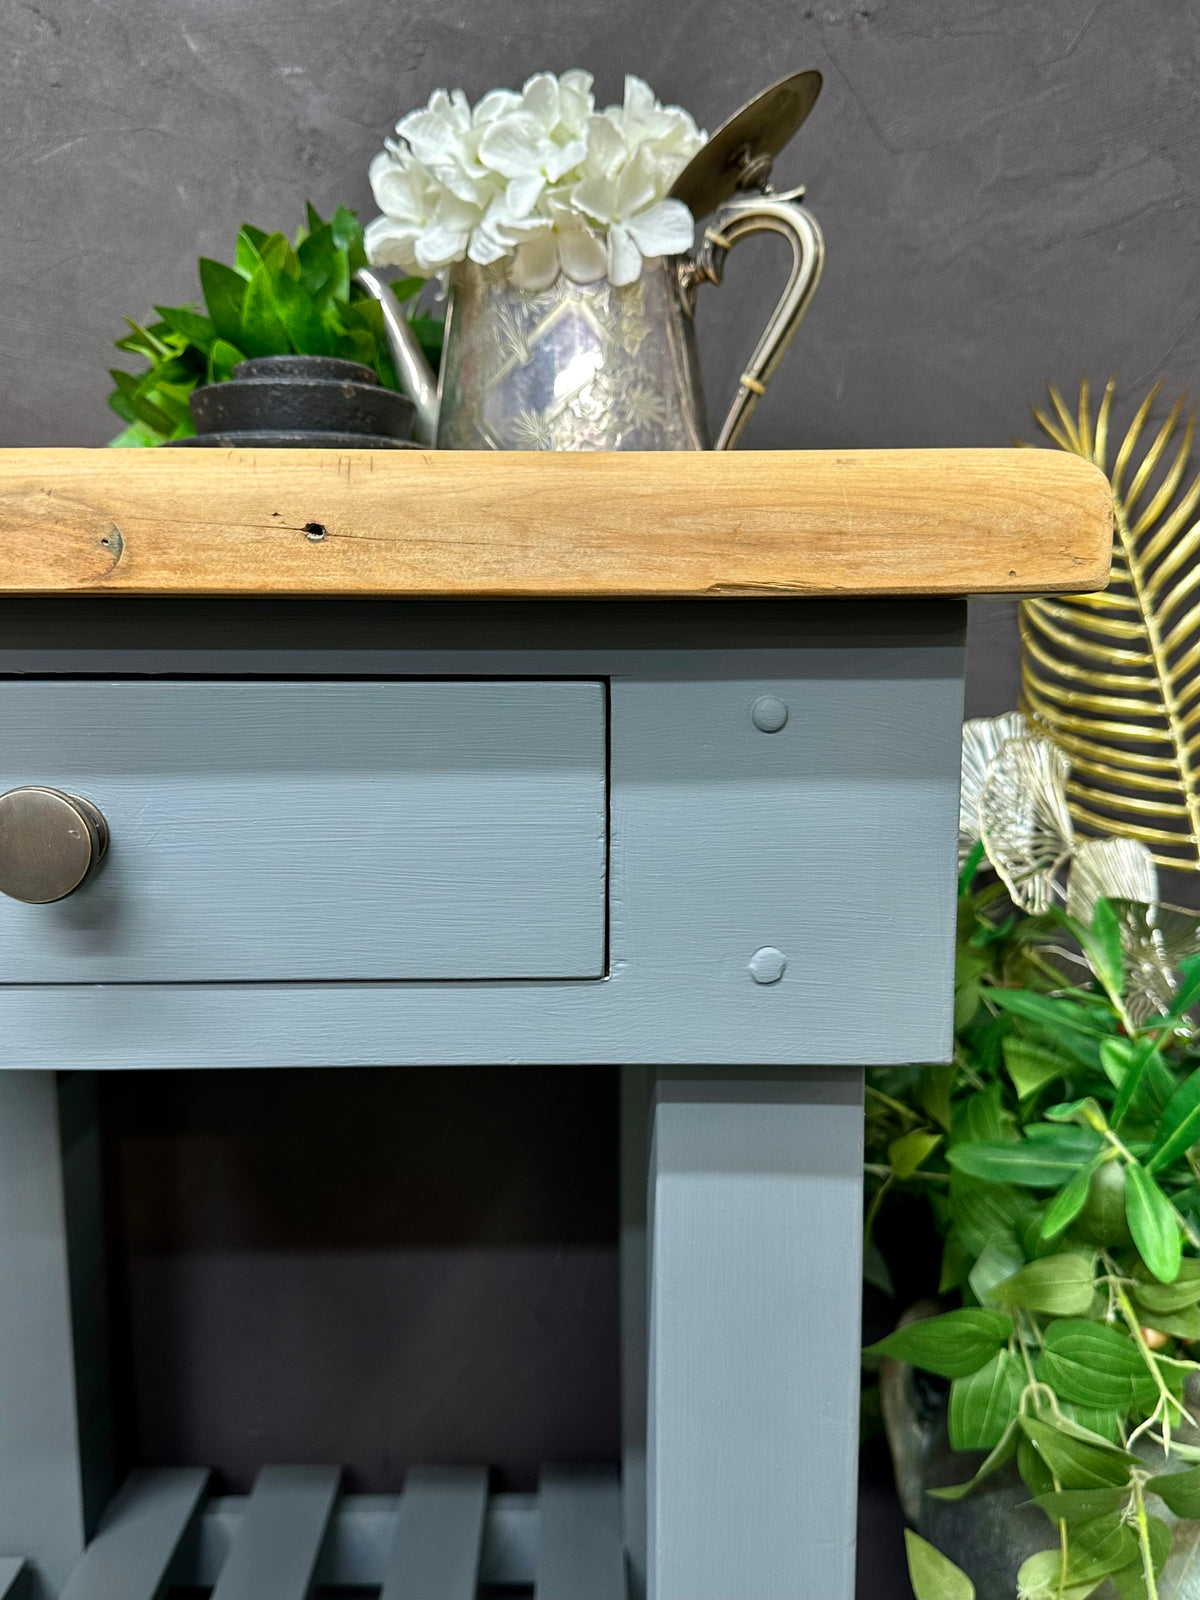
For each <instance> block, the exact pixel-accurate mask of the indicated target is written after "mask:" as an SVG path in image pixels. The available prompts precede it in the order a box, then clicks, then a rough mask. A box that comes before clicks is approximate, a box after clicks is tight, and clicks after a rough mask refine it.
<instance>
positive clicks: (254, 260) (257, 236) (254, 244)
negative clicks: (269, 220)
mask: <svg viewBox="0 0 1200 1600" xmlns="http://www.w3.org/2000/svg"><path fill="white" fill-rule="evenodd" d="M269 237H270V235H269V234H267V233H264V232H263V230H262V229H261V228H255V227H254V226H252V224H250V223H249V222H243V223H242V225H241V227H240V228H239V229H238V236H237V247H236V254H235V256H234V264H235V266H236V267H237V270H238V272H239V273H240V274H241V276H242V277H243V278H245V279H246V280H247V282H249V280H250V279H251V278H252V277H253V276H254V274H255V272H256V271H257V270H258V268H259V267H261V266H262V247H263V245H265V244H266V242H267V240H268V238H269Z"/></svg>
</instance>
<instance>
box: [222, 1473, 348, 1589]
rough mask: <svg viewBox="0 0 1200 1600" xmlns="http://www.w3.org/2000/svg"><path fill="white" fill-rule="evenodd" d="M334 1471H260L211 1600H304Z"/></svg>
mask: <svg viewBox="0 0 1200 1600" xmlns="http://www.w3.org/2000/svg"><path fill="white" fill-rule="evenodd" d="M340 1478H341V1468H340V1467H263V1469H262V1471H261V1472H260V1473H259V1474H258V1476H257V1477H256V1478H255V1480H254V1488H253V1489H252V1490H251V1493H250V1496H249V1499H248V1500H247V1502H246V1509H245V1511H244V1512H243V1513H242V1520H241V1523H240V1525H239V1527H238V1531H237V1537H236V1539H235V1540H234V1544H233V1549H232V1550H231V1551H230V1553H229V1558H228V1560H227V1561H226V1562H225V1565H224V1566H223V1567H222V1568H221V1576H220V1578H219V1579H218V1581H217V1586H216V1588H215V1589H214V1590H213V1593H212V1600H307V1597H308V1595H309V1594H310V1593H311V1591H312V1584H313V1575H314V1573H315V1571H316V1566H317V1560H318V1558H319V1556H320V1554H321V1545H322V1544H323V1542H324V1539H325V1535H326V1532H327V1531H328V1528H329V1519H330V1517H331V1515H332V1513H333V1506H334V1501H335V1500H336V1499H337V1491H338V1482H339V1480H340Z"/></svg>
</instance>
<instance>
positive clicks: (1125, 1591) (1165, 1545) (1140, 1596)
mask: <svg viewBox="0 0 1200 1600" xmlns="http://www.w3.org/2000/svg"><path fill="white" fill-rule="evenodd" d="M1146 1532H1147V1534H1148V1536H1149V1539H1148V1542H1149V1545H1150V1561H1151V1564H1152V1565H1153V1567H1154V1572H1155V1576H1156V1577H1157V1576H1160V1575H1161V1573H1162V1569H1163V1568H1164V1567H1165V1566H1166V1564H1167V1562H1168V1560H1169V1559H1170V1555H1171V1543H1172V1540H1171V1530H1170V1528H1168V1527H1167V1525H1166V1523H1165V1522H1164V1521H1163V1520H1162V1518H1161V1517H1154V1516H1149V1517H1147V1518H1146ZM1112 1582H1113V1586H1114V1587H1115V1589H1116V1591H1117V1594H1118V1595H1119V1596H1120V1600H1150V1586H1149V1585H1148V1584H1147V1582H1146V1573H1145V1568H1144V1566H1143V1563H1142V1552H1141V1550H1140V1548H1139V1550H1138V1553H1137V1558H1136V1560H1134V1561H1131V1562H1130V1564H1129V1565H1128V1566H1127V1567H1121V1568H1120V1569H1119V1570H1118V1571H1116V1572H1114V1573H1113V1575H1112ZM1158 1600H1183V1595H1182V1591H1181V1590H1179V1589H1176V1591H1175V1594H1174V1595H1172V1596H1170V1597H1167V1596H1164V1595H1163V1594H1162V1591H1161V1590H1160V1591H1159V1596H1158Z"/></svg>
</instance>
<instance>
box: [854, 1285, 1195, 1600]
mask: <svg viewBox="0 0 1200 1600" xmlns="http://www.w3.org/2000/svg"><path fill="white" fill-rule="evenodd" d="M941 1309H942V1308H941V1307H940V1306H934V1305H932V1304H930V1303H926V1302H922V1303H921V1304H920V1305H917V1306H914V1307H913V1308H912V1310H911V1311H910V1312H908V1313H907V1314H906V1315H905V1317H903V1318H902V1319H901V1320H902V1322H910V1321H916V1320H920V1318H922V1317H925V1316H930V1315H933V1314H935V1313H936V1312H938V1311H940V1310H941ZM1195 1379H1196V1374H1194V1373H1193V1374H1191V1377H1190V1379H1189V1385H1188V1388H1187V1390H1186V1391H1185V1398H1186V1401H1187V1403H1188V1405H1189V1406H1190V1408H1191V1409H1192V1410H1193V1411H1194V1410H1195V1408H1196V1404H1197V1401H1198V1400H1200V1386H1198V1385H1197V1384H1196V1382H1195ZM879 1391H880V1403H881V1407H882V1410H883V1424H884V1430H885V1432H886V1434H887V1441H888V1448H889V1450H890V1451H891V1456H892V1469H893V1471H894V1473H895V1477H896V1490H897V1493H898V1494H899V1496H900V1504H901V1506H902V1507H903V1510H904V1515H905V1517H906V1518H907V1519H908V1521H909V1522H910V1523H911V1524H912V1526H913V1527H914V1528H915V1529H916V1530H917V1532H918V1533H919V1534H920V1535H921V1537H922V1538H923V1539H928V1541H929V1542H930V1544H932V1545H934V1546H935V1547H936V1548H937V1549H938V1550H940V1551H941V1552H942V1553H943V1555H946V1556H948V1557H949V1558H950V1560H951V1561H953V1562H954V1563H955V1565H956V1566H959V1567H961V1568H962V1570H963V1571H964V1572H965V1573H966V1574H967V1576H968V1577H969V1578H971V1579H972V1580H973V1582H974V1583H975V1591H976V1593H977V1594H978V1595H979V1596H980V1597H981V1600H982V1597H985V1596H986V1600H1016V1593H1017V1572H1018V1569H1019V1568H1020V1566H1021V1563H1022V1562H1023V1561H1024V1560H1025V1559H1026V1558H1027V1557H1028V1556H1031V1555H1033V1554H1034V1552H1035V1551H1037V1550H1046V1549H1049V1548H1050V1547H1051V1546H1052V1545H1054V1544H1056V1543H1057V1537H1056V1534H1055V1531H1054V1528H1053V1526H1052V1525H1051V1523H1050V1521H1049V1519H1048V1518H1047V1517H1046V1516H1045V1515H1044V1513H1043V1512H1042V1511H1040V1510H1039V1509H1038V1507H1037V1506H1034V1505H1030V1504H1029V1500H1030V1494H1029V1490H1028V1489H1027V1488H1026V1487H1025V1485H1024V1483H1022V1481H1021V1478H1020V1476H1019V1475H1018V1473H1017V1469H1016V1466H1015V1464H1014V1463H1013V1462H1009V1464H1008V1465H1007V1466H1006V1467H1002V1468H1001V1469H1000V1470H999V1471H998V1472H996V1473H994V1474H993V1475H992V1476H991V1477H990V1478H987V1479H985V1481H984V1482H983V1483H982V1484H980V1486H979V1487H978V1488H977V1489H976V1490H974V1491H973V1492H972V1493H971V1494H969V1495H967V1496H966V1498H965V1499H962V1500H956V1501H945V1500H934V1499H932V1498H931V1497H930V1495H929V1494H928V1493H927V1491H928V1490H930V1489H941V1488H946V1487H948V1486H949V1485H950V1484H954V1483H963V1482H965V1481H966V1479H968V1478H969V1477H970V1476H971V1474H972V1473H973V1472H974V1471H975V1469H976V1468H977V1467H978V1465H979V1463H980V1462H981V1461H982V1460H983V1455H982V1453H980V1454H979V1455H964V1454H962V1453H956V1452H955V1451H953V1450H951V1448H950V1437H949V1431H948V1428H947V1415H948V1411H949V1394H950V1385H949V1384H948V1383H947V1382H946V1381H945V1380H943V1379H941V1378H933V1377H930V1376H929V1374H928V1373H924V1372H918V1371H916V1369H915V1368H913V1367H910V1366H907V1365H906V1364H905V1363H904V1362H901V1361H892V1360H888V1359H885V1360H884V1361H883V1362H882V1363H881V1364H880V1369H879ZM1173 1431H1174V1432H1175V1434H1176V1436H1177V1437H1178V1438H1179V1439H1181V1440H1182V1441H1183V1442H1185V1443H1188V1444H1195V1443H1197V1438H1196V1435H1195V1430H1191V1429H1186V1428H1178V1429H1175V1430H1173ZM1134 1449H1135V1450H1136V1452H1137V1454H1138V1455H1140V1456H1143V1457H1144V1458H1145V1460H1146V1463H1147V1465H1148V1466H1150V1467H1152V1468H1153V1469H1154V1470H1156V1471H1158V1472H1172V1471H1179V1470H1180V1469H1181V1468H1182V1466H1183V1465H1184V1463H1182V1462H1180V1461H1179V1460H1178V1458H1174V1459H1173V1460H1172V1461H1171V1462H1170V1463H1168V1462H1167V1461H1166V1459H1165V1458H1164V1456H1163V1453H1162V1450H1161V1449H1160V1448H1158V1447H1157V1446H1155V1445H1153V1444H1151V1443H1150V1442H1149V1441H1148V1440H1144V1439H1143V1440H1140V1441H1139V1442H1138V1443H1137V1444H1136V1445H1135V1446H1134ZM1154 1513H1155V1515H1156V1516H1161V1517H1162V1519H1163V1521H1164V1522H1166V1523H1167V1524H1168V1526H1169V1527H1170V1529H1171V1532H1172V1535H1173V1537H1174V1545H1173V1548H1172V1552H1171V1556H1170V1559H1169V1561H1168V1562H1167V1565H1166V1567H1165V1568H1164V1570H1163V1572H1162V1573H1161V1574H1160V1576H1159V1594H1160V1595H1161V1596H1164V1597H1165V1596H1168V1595H1185V1594H1186V1595H1193V1594H1200V1550H1198V1548H1197V1545H1196V1525H1195V1523H1194V1522H1182V1521H1180V1519H1179V1518H1177V1517H1176V1516H1175V1515H1174V1513H1173V1512H1171V1511H1170V1510H1169V1509H1168V1508H1167V1507H1166V1506H1164V1505H1161V1504H1158V1503H1156V1504H1155V1506H1154ZM1116 1593H1117V1591H1116V1588H1115V1586H1114V1585H1113V1583H1112V1580H1111V1579H1105V1581H1104V1582H1103V1583H1102V1584H1101V1585H1100V1587H1099V1588H1098V1589H1096V1590H1095V1591H1094V1593H1093V1600H1115V1596H1116Z"/></svg>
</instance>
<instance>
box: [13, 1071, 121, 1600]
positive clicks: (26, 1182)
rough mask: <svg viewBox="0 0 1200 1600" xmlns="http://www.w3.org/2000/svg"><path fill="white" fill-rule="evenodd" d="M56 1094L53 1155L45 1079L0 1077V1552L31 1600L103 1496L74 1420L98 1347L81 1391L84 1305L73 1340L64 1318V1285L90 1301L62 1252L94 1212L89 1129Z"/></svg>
mask: <svg viewBox="0 0 1200 1600" xmlns="http://www.w3.org/2000/svg"><path fill="white" fill-rule="evenodd" d="M67 1088H68V1094H67V1097H66V1112H67V1115H66V1116H65V1118H64V1121H65V1122H66V1123H67V1125H68V1126H67V1139H66V1152H65V1157H64V1141H63V1139H62V1137H61V1135H60V1122H59V1093H58V1085H57V1083H56V1081H55V1074H54V1073H52V1072H7V1071H0V1556H5V1555H13V1556H24V1557H25V1558H26V1559H27V1560H28V1561H29V1562H30V1563H31V1567H32V1577H33V1587H32V1590H31V1594H32V1595H33V1596H34V1597H36V1600H44V1597H48V1596H50V1595H55V1594H57V1593H58V1592H59V1590H60V1588H61V1587H62V1586H63V1584H64V1583H65V1582H66V1580H67V1578H68V1576H69V1574H70V1572H71V1569H72V1568H73V1567H74V1566H75V1564H76V1562H77V1561H78V1560H79V1558H80V1556H81V1555H82V1553H83V1547H84V1541H85V1536H86V1532H87V1529H86V1522H87V1519H88V1516H89V1512H90V1510H91V1507H90V1505H89V1503H88V1502H89V1500H90V1499H91V1498H92V1497H93V1496H100V1495H102V1494H103V1493H104V1491H105V1489H106V1488H107V1480H106V1474H105V1471H104V1468H103V1465H102V1464H101V1463H99V1462H98V1460H97V1458H96V1452H95V1451H94V1450H92V1449H91V1448H90V1445H89V1448H88V1449H85V1448H83V1440H84V1438H85V1436H87V1435H88V1433H89V1427H88V1425H87V1424H86V1423H85V1425H84V1426H82V1427H81V1424H80V1417H81V1415H83V1416H84V1417H85V1418H88V1417H89V1416H90V1417H96V1416H97V1415H98V1414H99V1413H102V1412H104V1410H105V1408H106V1406H107V1371H106V1370H105V1367H106V1351H104V1350H99V1351H98V1350H97V1349H96V1348H95V1347H94V1345H91V1346H90V1347H89V1348H88V1349H87V1350H86V1352H85V1353H86V1356H87V1358H88V1360H89V1362H90V1364H91V1367H92V1368H94V1369H95V1370H94V1371H92V1372H91V1376H90V1378H89V1379H88V1381H87V1382H85V1384H84V1385H83V1388H82V1391H81V1390H80V1389H79V1386H78V1385H77V1383H76V1363H75V1343H76V1342H77V1341H81V1342H83V1343H87V1342H88V1329H87V1328H86V1327H85V1326H83V1323H82V1322H81V1320H80V1318H81V1317H82V1318H84V1319H86V1318H87V1316H88V1315H89V1311H90V1307H89V1306H88V1305H86V1304H83V1303H80V1304H78V1305H77V1306H76V1311H77V1316H76V1319H75V1321H76V1327H75V1330H74V1334H73V1319H72V1288H73V1287H74V1288H75V1289H76V1292H77V1296H78V1297H79V1299H80V1301H81V1302H86V1301H88V1300H90V1299H91V1298H92V1295H91V1291H90V1288H89V1280H91V1279H92V1278H93V1277H94V1274H93V1271H92V1265H91V1263H90V1262H89V1260H88V1259H86V1258H87V1256H88V1252H86V1251H82V1252H79V1255H80V1257H81V1259H80V1260H77V1261H76V1262H72V1260H71V1253H70V1251H69V1250H68V1233H69V1231H70V1222H71V1213H72V1212H73V1211H74V1210H76V1209H77V1208H78V1209H79V1210H80V1211H83V1210H84V1209H86V1210H88V1212H89V1213H90V1215H91V1216H92V1217H93V1219H94V1218H95V1216H96V1212H97V1207H96V1202H97V1194H96V1192H95V1182H94V1180H95V1177H96V1172H97V1166H96V1161H95V1159H94V1157H95V1154H96V1152H95V1145H94V1127H89V1126H87V1125H85V1124H86V1123H87V1117H86V1108H82V1107H80V1106H78V1105H76V1104H74V1103H73V1102H74V1096H73V1095H72V1094H71V1093H70V1085H69V1082H68V1085H67ZM85 1189H86V1190H88V1191H89V1192H88V1194H87V1195H86V1196H85V1194H84V1190H85ZM85 1200H86V1202H87V1204H86V1206H85ZM95 1259H96V1261H98V1260H99V1258H98V1257H96V1258H95ZM93 1379H94V1380H95V1381H94V1382H93V1381H92V1380H93ZM103 1431H104V1430H103V1429H101V1430H100V1432H101V1433H102V1432H103Z"/></svg>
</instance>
